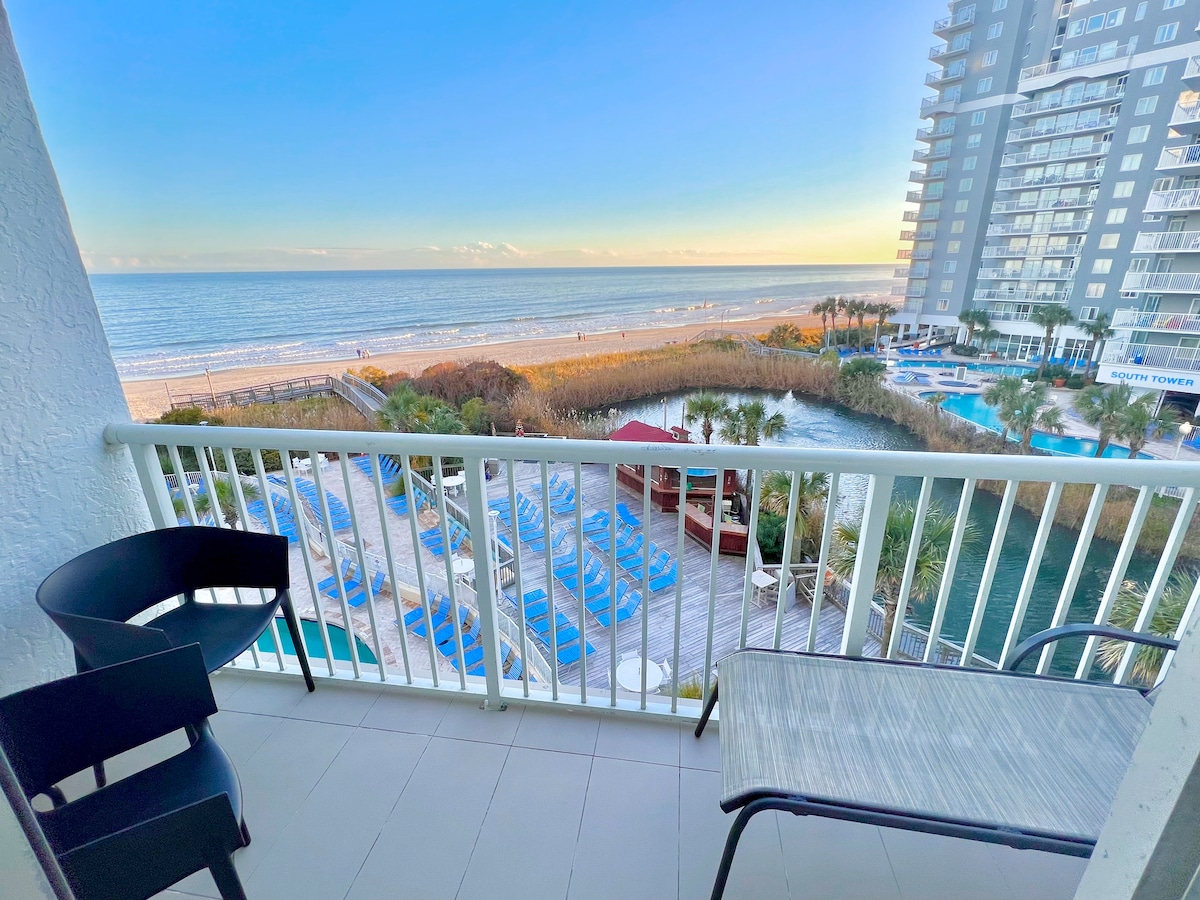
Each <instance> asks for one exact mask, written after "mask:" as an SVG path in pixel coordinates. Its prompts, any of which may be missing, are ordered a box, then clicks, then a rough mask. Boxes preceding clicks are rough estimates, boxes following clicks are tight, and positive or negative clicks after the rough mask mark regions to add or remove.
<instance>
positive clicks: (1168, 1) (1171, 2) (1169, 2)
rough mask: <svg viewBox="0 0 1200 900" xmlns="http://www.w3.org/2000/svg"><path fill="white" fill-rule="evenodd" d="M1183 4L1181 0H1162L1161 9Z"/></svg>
mask: <svg viewBox="0 0 1200 900" xmlns="http://www.w3.org/2000/svg"><path fill="white" fill-rule="evenodd" d="M1177 6H1183V0H1163V9H1174V8H1175V7H1177Z"/></svg>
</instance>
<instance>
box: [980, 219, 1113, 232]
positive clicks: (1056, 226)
mask: <svg viewBox="0 0 1200 900" xmlns="http://www.w3.org/2000/svg"><path fill="white" fill-rule="evenodd" d="M1091 221H1092V217H1091V216H1076V217H1075V218H1073V219H1070V220H1069V221H1065V222H1001V223H999V224H996V225H989V226H988V228H987V233H988V235H989V236H999V235H1006V234H1064V233H1069V232H1077V231H1080V232H1081V231H1087V230H1088V228H1089V226H1090V225H1091Z"/></svg>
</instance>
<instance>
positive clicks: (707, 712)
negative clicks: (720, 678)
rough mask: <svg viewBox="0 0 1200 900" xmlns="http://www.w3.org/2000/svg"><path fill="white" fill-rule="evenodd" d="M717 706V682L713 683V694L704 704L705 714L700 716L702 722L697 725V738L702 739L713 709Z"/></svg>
mask: <svg viewBox="0 0 1200 900" xmlns="http://www.w3.org/2000/svg"><path fill="white" fill-rule="evenodd" d="M716 705H717V682H716V681H713V689H712V693H711V694H709V695H708V702H707V703H705V704H704V712H703V713H701V714H700V721H699V722H697V723H696V737H700V735H701V734H703V733H704V726H705V725H707V724H708V718H709V716H711V715H712V711H713V707H714V706H716Z"/></svg>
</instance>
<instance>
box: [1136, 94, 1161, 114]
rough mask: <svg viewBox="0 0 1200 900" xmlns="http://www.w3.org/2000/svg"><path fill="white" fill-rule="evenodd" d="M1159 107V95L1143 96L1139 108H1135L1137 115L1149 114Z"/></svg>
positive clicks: (1138, 104)
mask: <svg viewBox="0 0 1200 900" xmlns="http://www.w3.org/2000/svg"><path fill="white" fill-rule="evenodd" d="M1156 109H1158V96H1157V95H1155V96H1153V97H1143V98H1142V99H1141V100H1139V101H1138V102H1137V108H1136V109H1134V111H1133V114H1134V115H1135V116H1148V115H1150V114H1151V113H1152V112H1154V111H1155V110H1156Z"/></svg>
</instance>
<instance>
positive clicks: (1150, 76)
mask: <svg viewBox="0 0 1200 900" xmlns="http://www.w3.org/2000/svg"><path fill="white" fill-rule="evenodd" d="M1166 77H1167V67H1166V66H1155V67H1154V68H1153V69H1147V70H1146V74H1145V75H1143V76H1142V87H1150V86H1151V85H1153V84H1162V83H1163V79H1164V78H1166Z"/></svg>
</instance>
